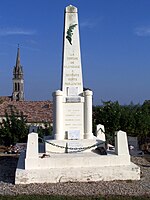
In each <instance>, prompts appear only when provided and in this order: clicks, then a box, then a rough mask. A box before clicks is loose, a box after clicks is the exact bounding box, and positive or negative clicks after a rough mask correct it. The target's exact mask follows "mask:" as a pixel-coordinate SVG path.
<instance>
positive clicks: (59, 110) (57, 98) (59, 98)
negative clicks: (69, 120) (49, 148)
mask: <svg viewBox="0 0 150 200" xmlns="http://www.w3.org/2000/svg"><path fill="white" fill-rule="evenodd" d="M53 104H54V110H53V114H54V116H53V119H54V125H53V127H54V134H55V135H54V138H55V139H56V140H63V139H64V134H63V92H62V91H61V90H57V91H56V92H54V93H53Z"/></svg>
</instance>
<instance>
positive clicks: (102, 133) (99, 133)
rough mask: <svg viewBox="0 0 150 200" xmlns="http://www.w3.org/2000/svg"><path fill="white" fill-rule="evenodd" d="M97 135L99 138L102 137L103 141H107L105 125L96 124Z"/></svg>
mask: <svg viewBox="0 0 150 200" xmlns="http://www.w3.org/2000/svg"><path fill="white" fill-rule="evenodd" d="M96 136H97V138H98V139H100V140H102V141H106V137H105V128H104V125H102V124H98V125H97V126H96Z"/></svg>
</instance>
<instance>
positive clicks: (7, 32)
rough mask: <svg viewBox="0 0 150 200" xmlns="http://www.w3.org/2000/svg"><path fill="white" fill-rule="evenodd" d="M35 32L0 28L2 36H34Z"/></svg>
mask: <svg viewBox="0 0 150 200" xmlns="http://www.w3.org/2000/svg"><path fill="white" fill-rule="evenodd" d="M35 33H36V31H34V30H24V29H21V28H0V36H11V35H34V34H35Z"/></svg>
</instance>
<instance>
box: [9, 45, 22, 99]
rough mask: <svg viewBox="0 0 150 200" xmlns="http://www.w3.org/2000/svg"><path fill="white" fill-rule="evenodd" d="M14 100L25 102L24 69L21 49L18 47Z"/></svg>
mask: <svg viewBox="0 0 150 200" xmlns="http://www.w3.org/2000/svg"><path fill="white" fill-rule="evenodd" d="M12 100H14V101H23V100H24V79H23V69H22V66H21V64H20V49H19V46H18V50H17V58H16V66H14V69H13V93H12Z"/></svg>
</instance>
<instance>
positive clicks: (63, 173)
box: [15, 152, 140, 184]
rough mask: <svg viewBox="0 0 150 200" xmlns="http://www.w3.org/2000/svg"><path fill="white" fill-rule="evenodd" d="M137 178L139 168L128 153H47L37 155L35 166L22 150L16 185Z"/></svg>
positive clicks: (138, 176)
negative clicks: (131, 160)
mask: <svg viewBox="0 0 150 200" xmlns="http://www.w3.org/2000/svg"><path fill="white" fill-rule="evenodd" d="M31 163H32V164H31ZM25 164H26V169H25ZM30 164H31V165H30ZM30 166H32V167H31V168H30ZM139 179H140V168H139V167H138V166H137V165H135V164H133V163H131V162H130V156H126V155H125V156H124V155H120V156H118V155H114V154H108V155H99V154H97V153H95V152H90V153H69V154H66V153H64V154H62V153H61V154H50V155H45V157H43V156H42V154H39V158H38V162H36V163H35V165H34V162H32V160H31V159H30V160H28V159H27V160H26V159H25V153H22V154H21V155H20V158H19V161H18V166H17V170H16V178H15V184H29V183H58V182H69V181H71V182H90V181H112V180H139Z"/></svg>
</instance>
